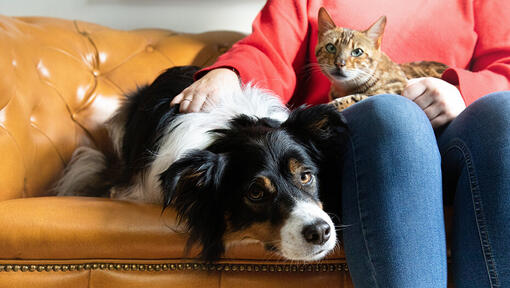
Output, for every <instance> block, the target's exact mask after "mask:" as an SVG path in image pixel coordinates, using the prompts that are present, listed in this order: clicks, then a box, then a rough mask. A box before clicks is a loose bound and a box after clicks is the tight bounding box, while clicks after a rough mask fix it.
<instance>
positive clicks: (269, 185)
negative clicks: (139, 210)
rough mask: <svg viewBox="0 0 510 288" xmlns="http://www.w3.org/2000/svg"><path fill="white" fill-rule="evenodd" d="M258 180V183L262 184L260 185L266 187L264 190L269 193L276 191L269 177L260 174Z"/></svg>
mask: <svg viewBox="0 0 510 288" xmlns="http://www.w3.org/2000/svg"><path fill="white" fill-rule="evenodd" d="M258 181H259V182H260V184H262V186H264V187H265V188H266V190H267V191H268V192H269V193H274V192H276V188H275V187H274V185H273V182H272V181H271V179H269V178H267V177H266V176H260V177H259V178H258Z"/></svg>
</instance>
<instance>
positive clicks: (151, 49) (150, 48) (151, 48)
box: [145, 45, 154, 53]
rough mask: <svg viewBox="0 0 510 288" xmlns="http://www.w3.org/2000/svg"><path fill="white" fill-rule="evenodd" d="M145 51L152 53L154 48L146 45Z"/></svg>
mask: <svg viewBox="0 0 510 288" xmlns="http://www.w3.org/2000/svg"><path fill="white" fill-rule="evenodd" d="M145 51H147V52H149V53H150V52H154V47H152V46H151V45H148V46H147V48H145Z"/></svg>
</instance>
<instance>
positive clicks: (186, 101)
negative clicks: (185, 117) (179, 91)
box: [179, 99, 191, 113]
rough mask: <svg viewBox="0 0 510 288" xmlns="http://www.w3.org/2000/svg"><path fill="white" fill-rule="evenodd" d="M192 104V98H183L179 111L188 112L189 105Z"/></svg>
mask: <svg viewBox="0 0 510 288" xmlns="http://www.w3.org/2000/svg"><path fill="white" fill-rule="evenodd" d="M190 104H191V100H189V99H183V100H182V101H181V105H180V106H179V112H181V113H188V112H189V111H188V107H189V105H190Z"/></svg>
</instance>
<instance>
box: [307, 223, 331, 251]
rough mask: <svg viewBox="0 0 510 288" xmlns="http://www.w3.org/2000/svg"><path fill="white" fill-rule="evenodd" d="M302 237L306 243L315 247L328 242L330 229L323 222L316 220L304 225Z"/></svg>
mask: <svg viewBox="0 0 510 288" xmlns="http://www.w3.org/2000/svg"><path fill="white" fill-rule="evenodd" d="M302 233H303V237H305V240H306V242H308V243H313V244H316V245H322V244H324V243H326V241H328V240H329V236H330V235H331V227H330V226H329V224H328V223H326V221H324V220H322V219H321V220H318V221H316V222H314V223H312V224H309V225H306V226H305V227H304V228H303V231H302Z"/></svg>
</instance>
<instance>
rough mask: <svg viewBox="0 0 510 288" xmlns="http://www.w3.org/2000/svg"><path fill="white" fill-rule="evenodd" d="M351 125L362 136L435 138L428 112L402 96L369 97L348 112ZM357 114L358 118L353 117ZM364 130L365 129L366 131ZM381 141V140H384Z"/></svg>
mask: <svg viewBox="0 0 510 288" xmlns="http://www.w3.org/2000/svg"><path fill="white" fill-rule="evenodd" d="M344 113H345V115H346V118H347V120H348V122H349V120H350V119H353V118H354V119H355V120H356V121H358V122H361V121H362V122H363V124H364V125H361V126H360V125H359V123H352V124H353V125H354V126H356V127H358V129H356V128H354V129H355V130H358V131H359V132H361V133H363V132H367V133H377V135H379V137H378V138H380V137H382V139H386V138H395V136H397V135H409V136H411V135H412V136H420V137H434V133H433V129H432V126H431V124H430V121H429V119H428V118H427V116H426V115H425V112H423V110H422V109H421V108H420V107H419V106H418V105H416V104H415V103H414V102H413V101H411V100H409V99H407V98H404V97H402V96H399V95H391V94H383V95H376V96H372V97H369V98H367V99H365V100H363V101H362V102H360V103H358V104H357V105H355V106H353V107H351V108H350V109H346V110H345V111H344ZM350 114H357V115H356V117H352V116H354V115H350ZM362 126H364V127H362ZM382 139H379V140H382Z"/></svg>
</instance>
